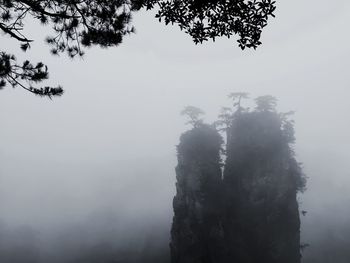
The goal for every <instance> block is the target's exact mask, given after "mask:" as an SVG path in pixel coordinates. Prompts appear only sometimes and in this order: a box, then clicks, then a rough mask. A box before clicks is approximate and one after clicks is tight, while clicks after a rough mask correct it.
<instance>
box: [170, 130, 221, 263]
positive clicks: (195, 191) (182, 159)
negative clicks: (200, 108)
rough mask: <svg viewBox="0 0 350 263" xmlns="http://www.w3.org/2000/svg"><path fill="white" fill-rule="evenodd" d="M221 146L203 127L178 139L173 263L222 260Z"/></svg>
mask: <svg viewBox="0 0 350 263" xmlns="http://www.w3.org/2000/svg"><path fill="white" fill-rule="evenodd" d="M222 143H223V141H222V138H221V136H220V134H219V133H218V132H217V131H216V129H215V128H213V127H211V126H209V125H204V124H202V125H199V126H197V127H195V128H193V129H192V130H190V131H187V132H186V133H184V134H183V135H182V136H181V138H180V144H179V145H178V148H177V151H178V165H177V167H176V179H177V183H176V196H175V197H174V201H173V206H174V219H173V224H172V229H171V243H170V249H171V262H172V263H213V262H220V260H221V258H222V251H223V245H224V243H223V231H222V226H221V223H220V217H221V207H220V204H221V200H220V198H221V195H220V193H221V183H222V173H221V158H220V151H221V146H222Z"/></svg>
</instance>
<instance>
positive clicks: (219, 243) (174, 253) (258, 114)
mask: <svg viewBox="0 0 350 263" xmlns="http://www.w3.org/2000/svg"><path fill="white" fill-rule="evenodd" d="M227 133H228V134H227V135H228V136H227V138H228V141H227V147H226V152H227V153H226V154H227V155H226V157H227V159H226V164H225V167H224V168H225V169H224V174H223V176H222V173H221V159H220V149H221V145H222V138H221V136H220V135H219V134H218V132H217V131H216V129H214V128H212V127H211V126H208V125H203V124H202V125H199V126H197V127H195V128H193V129H192V130H190V131H188V132H186V133H184V134H183V135H182V136H181V138H180V144H179V146H178V165H177V167H176V175H177V177H176V179H177V183H176V190H177V192H176V196H175V198H174V203H173V206H174V219H173V225H172V230H171V244H170V247H171V262H172V263H229V262H230V263H300V261H301V255H300V218H299V208H298V203H297V192H298V191H299V190H301V189H302V188H303V187H304V180H303V174H302V171H301V168H300V167H299V164H298V163H297V162H296V160H295V158H294V153H293V150H292V148H291V143H292V142H293V141H294V134H293V125H292V123H290V122H288V121H285V119H284V118H283V117H282V115H280V114H278V113H276V112H275V111H274V110H261V111H259V110H256V111H253V112H248V111H246V112H241V111H239V112H236V113H235V114H234V115H232V123H231V124H230V125H229V126H228V129H227Z"/></svg>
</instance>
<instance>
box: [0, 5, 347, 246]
mask: <svg viewBox="0 0 350 263" xmlns="http://www.w3.org/2000/svg"><path fill="white" fill-rule="evenodd" d="M277 5H278V8H277V12H276V18H275V19H271V20H270V21H269V25H268V26H267V27H266V28H265V31H264V32H263V37H262V41H263V45H262V46H260V47H259V48H258V49H257V50H256V51H254V50H246V51H241V50H240V49H239V48H238V46H237V45H236V42H235V40H233V39H230V40H227V39H220V40H218V41H216V42H215V43H212V42H208V43H205V44H203V45H197V46H196V45H194V44H193V42H192V40H191V39H190V38H189V37H188V36H187V35H186V34H185V33H183V32H181V31H180V30H179V29H178V28H177V27H176V26H164V25H163V24H160V23H158V21H157V20H156V19H154V14H153V13H152V12H146V13H144V12H140V13H138V14H136V15H135V17H134V25H135V26H136V29H137V33H136V34H134V35H131V36H130V37H126V38H125V39H124V43H122V44H121V45H120V46H119V47H116V48H110V49H100V48H98V47H95V48H91V49H89V50H86V51H87V52H86V56H85V57H84V59H75V60H70V59H68V58H66V57H65V55H61V56H60V57H52V56H51V55H50V54H49V47H48V46H47V45H45V44H44V38H45V37H46V36H47V35H48V34H49V33H50V30H49V27H42V26H37V25H36V24H30V28H27V30H28V32H30V34H31V35H32V37H33V38H34V39H36V41H35V43H34V44H33V45H32V49H31V50H30V51H29V52H28V53H26V54H23V53H22V52H21V51H20V48H19V45H18V43H16V42H15V41H13V40H11V39H9V38H8V37H7V36H1V49H3V50H5V51H8V52H13V53H15V54H16V55H17V57H18V59H22V58H25V57H26V56H27V57H29V58H30V59H31V60H33V61H43V62H44V63H47V64H48V66H49V69H50V73H51V75H50V80H49V81H48V83H50V84H52V85H57V84H61V85H63V86H64V88H65V91H66V92H65V94H64V96H63V97H62V98H57V99H54V100H53V101H50V100H48V99H45V98H40V97H35V96H32V95H31V94H29V93H27V92H25V91H23V90H21V89H20V88H16V89H12V88H9V87H7V88H5V89H4V90H2V91H0V211H1V216H0V218H1V219H2V221H3V222H5V223H6V224H10V225H11V224H12V225H23V224H29V225H33V226H37V227H39V226H40V228H41V229H42V231H43V232H45V231H46V230H47V229H53V228H54V227H59V226H61V225H63V224H73V223H77V222H82V221H84V222H85V221H86V220H87V218H94V219H91V220H95V221H96V220H97V221H98V219H96V215H101V214H102V215H103V214H108V213H110V214H113V216H112V218H114V217H115V218H117V219H118V220H119V221H123V220H124V221H123V222H127V221H128V220H132V219H133V218H135V217H138V218H145V217H147V218H148V220H149V221H152V220H154V219H156V220H158V219H159V220H160V219H164V220H163V221H164V222H168V224H169V227H170V222H171V216H172V207H171V205H172V203H171V202H172V197H173V195H174V191H175V186H174V182H175V173H174V166H175V165H176V148H175V145H176V144H177V143H178V138H179V135H180V134H181V133H182V132H183V131H185V130H186V126H185V124H184V123H185V120H184V119H183V118H182V117H181V116H180V115H179V112H180V111H181V109H182V108H183V107H184V106H186V105H194V106H198V107H200V108H202V109H203V110H204V111H205V112H206V113H207V114H206V120H207V121H213V120H214V119H215V118H216V116H217V114H218V113H219V110H220V108H221V107H222V106H227V105H229V103H230V101H229V100H228V99H227V94H228V93H230V92H233V91H244V92H249V93H250V94H251V96H252V97H257V96H260V95H265V94H271V95H273V96H275V97H277V98H278V99H279V110H281V111H289V110H295V111H296V113H295V116H294V119H295V121H296V126H295V128H296V138H297V141H296V147H295V148H296V153H297V158H298V160H299V161H301V162H303V163H304V171H305V173H306V174H307V176H308V177H309V180H308V190H307V191H306V193H305V194H303V195H301V196H300V201H301V204H302V207H303V209H306V210H308V211H309V213H308V215H307V216H306V217H305V218H303V238H304V239H306V241H308V240H312V238H313V236H315V235H316V234H317V233H318V232H322V231H323V230H324V229H325V228H326V227H327V228H329V227H332V226H331V225H332V224H331V223H330V222H333V225H334V222H336V224H341V225H343V224H346V222H347V221H348V217H349V211H348V209H344V207H343V206H344V205H345V204H349V201H350V191H349V190H350V172H349V170H350V169H349V168H350V167H349V161H348V160H349V157H350V156H349V150H348V147H349V145H350V135H349V134H350V120H349V112H350V103H349V96H350V92H349V83H350V74H349V69H350V49H349V46H350V34H349V33H348V31H349V30H348V25H349V14H350V3H349V1H347V0H334V1H329V0H328V1H326V0H309V1H302V0H294V1H286V0H281V1H278V2H277ZM248 104H249V102H247V105H248ZM334 214H336V216H334ZM97 218H98V217H97ZM121 218H122V219H121ZM332 220H333V221H332ZM315 222H317V223H319V227H317V228H316V227H313V228H312V226H313V225H314V224H315ZM336 224H335V225H336ZM44 229H46V230H44Z"/></svg>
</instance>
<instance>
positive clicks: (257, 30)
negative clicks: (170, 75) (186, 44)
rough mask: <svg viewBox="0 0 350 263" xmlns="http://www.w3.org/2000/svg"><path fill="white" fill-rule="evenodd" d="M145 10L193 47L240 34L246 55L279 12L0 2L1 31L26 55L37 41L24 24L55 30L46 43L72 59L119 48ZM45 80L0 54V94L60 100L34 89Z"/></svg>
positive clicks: (78, 1)
mask: <svg viewBox="0 0 350 263" xmlns="http://www.w3.org/2000/svg"><path fill="white" fill-rule="evenodd" d="M141 8H144V9H147V10H150V9H157V10H158V11H157V15H156V17H157V18H158V19H159V21H164V22H165V23H166V24H169V23H171V24H178V25H179V27H180V29H181V30H184V31H185V32H186V33H187V34H189V35H190V36H191V37H192V38H193V41H194V42H195V43H202V42H204V41H207V40H209V39H213V40H215V39H216V38H218V37H228V38H229V37H231V36H232V35H235V34H236V35H238V37H239V39H238V43H239V46H240V47H241V48H242V49H244V48H246V47H247V48H254V49H255V48H256V47H257V46H258V45H260V44H261V42H260V37H261V33H262V29H263V28H264V27H265V26H266V25H267V21H268V18H269V17H270V16H273V12H274V10H275V8H276V7H275V2H274V1H272V0H253V1H245V0H211V1H209V0H172V1H170V0H98V1H97V0H61V1H51V0H0V30H1V31H2V32H3V33H4V34H5V35H8V36H10V37H12V38H14V39H15V40H17V41H18V42H19V43H20V47H21V49H22V50H23V51H26V50H28V49H29V48H30V46H31V44H32V42H33V41H34V40H33V39H32V38H30V37H29V36H27V35H25V34H24V33H23V29H24V27H25V24H26V19H27V18H34V19H36V20H39V21H40V22H41V23H42V24H48V25H50V26H51V28H52V29H53V33H54V34H53V35H52V36H48V37H47V39H46V42H47V43H48V44H49V45H50V47H51V53H52V54H54V55H56V54H59V53H63V52H65V53H67V54H68V56H70V57H72V58H74V57H76V56H82V55H83V54H84V48H85V47H88V46H91V45H99V46H101V47H111V46H117V45H119V44H120V43H121V42H122V40H123V37H124V36H125V35H128V34H130V33H133V32H134V27H133V26H132V25H131V18H132V14H133V12H136V11H138V10H140V9H141ZM47 78H48V69H47V67H46V66H45V65H44V64H43V63H41V62H39V63H31V62H29V61H25V62H23V63H19V62H17V60H16V57H15V56H14V55H12V54H8V53H6V52H4V51H2V52H0V88H3V87H4V86H5V85H6V84H10V85H11V86H13V87H16V86H20V87H22V88H24V89H25V90H28V91H30V92H32V93H34V94H37V95H41V96H49V97H51V96H59V95H62V93H63V89H62V88H61V87H49V86H47V87H43V88H38V87H34V84H38V83H41V82H42V81H44V80H46V79H47Z"/></svg>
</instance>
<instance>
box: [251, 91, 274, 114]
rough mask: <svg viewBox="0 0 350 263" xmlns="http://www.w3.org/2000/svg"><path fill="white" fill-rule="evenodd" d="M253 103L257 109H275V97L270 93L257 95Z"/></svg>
mask: <svg viewBox="0 0 350 263" xmlns="http://www.w3.org/2000/svg"><path fill="white" fill-rule="evenodd" d="M255 103H256V110H257V111H276V106H277V99H276V98H275V97H273V96H271V95H265V96H260V97H257V98H256V99H255Z"/></svg>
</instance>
